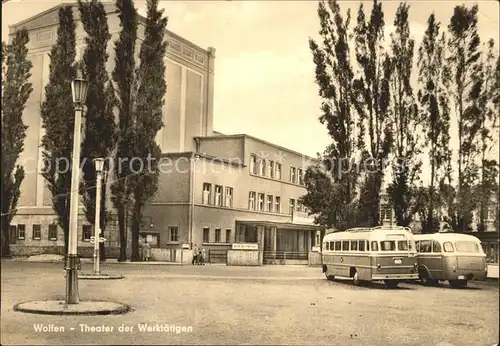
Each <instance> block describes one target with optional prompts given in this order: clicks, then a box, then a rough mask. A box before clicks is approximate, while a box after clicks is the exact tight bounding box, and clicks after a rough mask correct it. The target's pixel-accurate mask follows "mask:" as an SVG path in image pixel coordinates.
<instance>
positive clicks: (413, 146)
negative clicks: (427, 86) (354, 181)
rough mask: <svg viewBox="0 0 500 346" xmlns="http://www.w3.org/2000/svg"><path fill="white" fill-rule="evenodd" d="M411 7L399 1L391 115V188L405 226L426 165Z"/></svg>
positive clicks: (409, 219)
mask: <svg viewBox="0 0 500 346" xmlns="http://www.w3.org/2000/svg"><path fill="white" fill-rule="evenodd" d="M408 11H409V6H408V5H406V4H404V3H402V4H400V5H399V7H398V9H397V12H396V18H395V20H394V26H395V27H396V30H395V32H394V33H392V34H391V38H392V43H391V48H392V57H391V69H392V73H391V95H392V102H391V108H392V112H391V115H392V119H393V122H394V142H393V146H394V152H395V154H396V156H397V157H396V162H395V164H394V165H393V181H392V183H391V185H390V186H389V188H388V194H389V197H390V200H391V201H392V204H393V206H394V211H395V214H396V221H397V224H398V225H400V226H405V227H407V226H409V225H410V223H411V221H412V219H413V203H414V202H415V193H416V187H415V180H416V179H417V178H418V175H419V173H420V168H421V165H422V162H421V161H420V160H419V159H418V155H419V154H420V153H421V148H420V147H419V146H418V141H419V138H418V136H417V132H418V130H419V128H420V121H419V119H418V117H417V114H418V108H417V104H416V102H415V97H414V95H413V89H412V86H411V74H412V65H413V49H414V46H415V42H414V41H413V40H412V39H411V38H410V26H409V23H408Z"/></svg>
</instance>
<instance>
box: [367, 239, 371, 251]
mask: <svg viewBox="0 0 500 346" xmlns="http://www.w3.org/2000/svg"><path fill="white" fill-rule="evenodd" d="M366 251H370V242H369V241H368V240H367V241H366Z"/></svg>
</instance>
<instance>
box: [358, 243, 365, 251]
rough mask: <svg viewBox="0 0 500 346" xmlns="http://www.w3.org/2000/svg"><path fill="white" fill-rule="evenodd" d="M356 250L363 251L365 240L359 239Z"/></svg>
mask: <svg viewBox="0 0 500 346" xmlns="http://www.w3.org/2000/svg"><path fill="white" fill-rule="evenodd" d="M358 250H359V251H365V241H364V240H360V241H359V245H358Z"/></svg>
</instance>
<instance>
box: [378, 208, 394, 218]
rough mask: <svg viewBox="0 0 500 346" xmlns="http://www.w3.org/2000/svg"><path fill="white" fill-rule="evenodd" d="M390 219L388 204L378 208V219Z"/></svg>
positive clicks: (390, 209) (390, 210)
mask: <svg viewBox="0 0 500 346" xmlns="http://www.w3.org/2000/svg"><path fill="white" fill-rule="evenodd" d="M389 220H392V208H391V207H390V206H389V205H384V206H382V207H381V209H380V221H389Z"/></svg>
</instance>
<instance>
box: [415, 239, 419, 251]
mask: <svg viewBox="0 0 500 346" xmlns="http://www.w3.org/2000/svg"><path fill="white" fill-rule="evenodd" d="M415 250H417V252H420V241H418V240H417V241H415Z"/></svg>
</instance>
